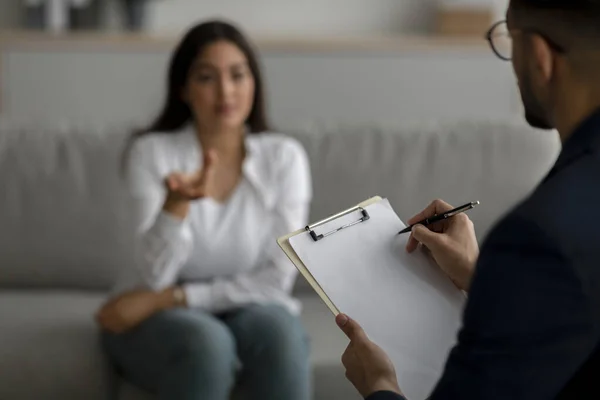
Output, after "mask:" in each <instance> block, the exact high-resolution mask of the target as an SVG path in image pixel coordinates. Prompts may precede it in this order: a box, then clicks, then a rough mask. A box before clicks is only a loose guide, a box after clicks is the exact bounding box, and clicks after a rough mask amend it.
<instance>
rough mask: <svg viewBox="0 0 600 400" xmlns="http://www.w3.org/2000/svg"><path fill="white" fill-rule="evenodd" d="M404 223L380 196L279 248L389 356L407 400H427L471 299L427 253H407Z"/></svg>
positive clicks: (310, 227) (281, 241)
mask: <svg viewBox="0 0 600 400" xmlns="http://www.w3.org/2000/svg"><path fill="white" fill-rule="evenodd" d="M405 226H406V225H405V224H404V222H402V221H401V220H400V219H399V218H398V215H397V214H396V213H395V212H394V210H393V208H392V206H391V205H390V204H389V201H388V200H387V199H385V198H382V197H380V196H375V197H372V198H370V199H368V200H366V201H363V202H361V203H359V204H358V205H356V206H354V207H352V208H349V209H347V210H344V211H342V212H340V213H338V214H335V215H333V216H331V217H329V218H326V219H323V220H321V221H318V222H316V223H313V224H311V225H308V226H306V227H305V228H304V229H299V230H297V231H296V232H293V233H290V234H288V235H285V236H283V237H281V238H279V239H277V243H278V245H279V247H280V248H281V249H282V250H283V252H284V253H285V254H286V255H287V257H288V258H289V259H290V261H291V262H292V263H293V264H294V265H295V267H296V268H297V269H298V271H299V272H300V274H301V275H302V276H303V278H304V279H305V280H306V281H307V282H308V283H309V284H310V286H311V287H312V288H313V290H314V291H315V292H316V293H317V294H318V295H319V297H320V298H321V300H322V301H323V302H324V303H325V304H326V305H327V307H328V308H329V310H330V311H331V312H332V314H333V315H338V314H339V313H340V312H344V313H346V314H348V315H349V316H350V317H352V318H354V319H355V320H356V321H357V322H358V323H359V324H361V325H362V327H363V329H364V330H365V332H366V334H367V335H368V336H369V337H370V338H371V340H373V341H374V342H375V343H377V344H378V345H379V346H380V347H381V348H382V349H383V350H384V351H385V352H386V353H387V354H388V355H389V356H390V358H391V360H392V362H393V363H394V365H395V367H396V374H397V378H398V382H399V383H400V387H401V388H402V390H403V391H404V393H405V394H406V395H407V396H408V398H410V399H412V400H423V399H426V398H427V396H428V395H429V394H430V393H431V390H433V388H434V386H435V384H436V383H437V381H438V379H439V378H440V376H441V374H442V371H443V369H444V366H445V362H446V359H447V355H448V353H449V352H450V350H451V348H452V347H453V346H454V344H455V343H456V338H457V334H458V332H459V330H460V326H461V322H462V310H463V307H464V302H465V300H466V296H465V294H464V293H463V292H462V291H461V290H459V289H458V288H457V287H456V286H455V285H454V284H453V283H452V281H451V280H450V278H449V277H447V276H446V275H445V274H444V273H443V272H442V271H441V270H440V268H439V267H438V266H437V265H436V264H435V263H434V262H433V261H432V260H431V259H430V258H429V257H427V256H425V254H423V253H422V252H414V253H411V254H408V253H407V252H406V250H405V246H404V245H405V243H406V240H407V239H408V236H407V235H398V234H397V233H398V232H399V231H400V230H402V229H403V228H405ZM332 324H333V321H332Z"/></svg>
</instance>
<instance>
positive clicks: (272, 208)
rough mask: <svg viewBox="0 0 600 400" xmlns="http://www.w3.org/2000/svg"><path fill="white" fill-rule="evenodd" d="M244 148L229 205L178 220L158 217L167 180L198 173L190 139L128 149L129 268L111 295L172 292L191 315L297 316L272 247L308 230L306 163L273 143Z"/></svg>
mask: <svg viewBox="0 0 600 400" xmlns="http://www.w3.org/2000/svg"><path fill="white" fill-rule="evenodd" d="M245 146H246V158H245V160H244V162H243V166H242V179H241V180H240V182H239V183H238V186H237V187H236V188H235V190H234V192H233V194H232V195H231V196H230V197H229V199H227V201H226V202H224V203H220V202H218V201H216V200H214V199H212V198H204V199H200V200H197V201H194V202H192V203H191V206H190V210H189V213H188V215H187V217H186V218H185V219H184V220H181V219H178V218H176V217H174V216H172V215H170V214H168V213H166V212H164V211H163V210H162V206H163V203H164V199H165V196H166V188H165V185H164V180H165V178H166V176H167V175H168V174H170V173H171V172H173V171H184V172H193V171H196V170H197V169H198V168H199V167H200V166H202V149H201V147H200V143H199V141H198V140H197V137H196V134H195V132H194V130H193V129H192V128H191V127H186V128H185V129H182V130H181V131H180V132H177V133H153V134H150V135H147V136H144V137H141V138H139V139H137V140H136V141H135V142H134V144H133V146H132V148H131V151H130V153H129V156H128V157H129V159H128V179H129V182H130V187H131V190H132V194H133V196H134V199H135V201H136V202H137V204H136V209H137V210H139V212H140V215H139V216H138V217H139V219H138V221H139V230H138V233H137V235H138V236H137V239H136V248H135V253H136V265H135V271H130V272H133V273H129V274H128V277H127V278H125V277H123V278H122V279H121V281H120V282H119V284H118V285H117V287H120V288H121V289H120V290H124V289H125V288H127V287H129V288H131V287H132V286H143V287H148V288H151V289H153V290H162V289H164V288H167V287H169V286H171V285H173V284H181V285H182V286H183V289H184V291H185V293H186V296H187V302H188V305H189V306H190V307H197V308H201V309H203V310H205V311H207V312H211V313H218V312H222V311H226V310H229V309H233V308H236V307H237V306H242V305H244V304H249V303H278V304H281V305H283V306H285V307H287V308H288V309H289V310H290V312H292V313H294V314H297V313H299V311H300V304H299V302H298V301H297V300H295V299H293V298H292V297H291V291H292V287H293V285H294V281H295V279H296V275H297V270H296V269H295V267H294V265H293V264H292V263H291V262H290V261H289V260H288V259H287V257H286V256H285V254H284V253H283V252H282V251H281V249H279V247H278V246H277V243H276V238H277V237H279V236H281V235H283V234H286V233H288V232H291V231H294V230H297V229H300V228H302V227H304V226H305V225H306V224H307V223H308V222H307V220H308V211H309V203H310V201H311V198H312V182H311V176H310V166H309V163H308V158H307V156H306V153H305V151H304V149H303V147H302V146H301V145H300V144H299V143H298V142H297V141H295V140H294V139H291V138H289V137H286V136H283V135H280V134H275V133H262V134H248V135H247V136H246V139H245Z"/></svg>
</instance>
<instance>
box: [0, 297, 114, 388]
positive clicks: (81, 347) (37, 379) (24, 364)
mask: <svg viewBox="0 0 600 400" xmlns="http://www.w3.org/2000/svg"><path fill="white" fill-rule="evenodd" d="M102 298H103V296H102V295H98V294H93V293H84V292H58V291H29V290H18V291H12V290H2V291H0V338H1V340H0V371H2V372H1V373H0V399H11V400H26V399H27V400H29V399H42V398H43V399H44V400H64V399H87V400H95V399H97V400H105V399H106V394H107V393H108V390H109V385H110V379H109V377H110V371H109V369H108V367H107V364H106V363H105V360H104V357H103V355H102V353H101V351H100V341H99V335H98V330H97V328H96V326H95V324H94V321H93V318H92V316H93V311H94V310H95V309H97V307H98V305H99V304H100V302H101V300H102Z"/></svg>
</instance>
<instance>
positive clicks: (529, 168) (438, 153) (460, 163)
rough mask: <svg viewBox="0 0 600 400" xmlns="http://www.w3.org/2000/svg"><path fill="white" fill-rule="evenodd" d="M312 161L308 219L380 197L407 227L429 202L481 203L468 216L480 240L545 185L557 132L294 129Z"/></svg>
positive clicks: (462, 125) (457, 124)
mask: <svg viewBox="0 0 600 400" xmlns="http://www.w3.org/2000/svg"><path fill="white" fill-rule="evenodd" d="M291 132H293V136H295V137H296V138H297V139H299V140H300V141H301V142H302V144H303V145H304V146H305V148H306V150H307V152H308V155H309V157H310V160H311V167H312V172H313V181H314V190H315V193H316V196H315V198H314V203H313V205H312V212H311V218H312V219H313V220H315V219H320V218H324V217H327V216H329V215H331V214H333V213H336V212H339V211H341V209H340V207H342V208H343V207H346V208H348V207H351V206H353V205H355V204H356V203H358V202H360V201H362V200H364V199H366V198H368V197H371V196H374V195H380V196H382V197H387V198H388V199H389V200H390V203H391V205H392V206H393V208H394V210H395V211H396V213H397V214H398V215H399V217H400V218H401V219H402V220H403V221H404V222H406V221H407V220H408V219H409V218H411V217H412V216H413V215H415V214H416V213H418V212H420V211H421V210H422V209H423V208H424V207H425V206H427V205H428V204H429V203H430V202H431V201H432V200H434V199H436V198H442V199H444V200H446V201H448V202H450V203H451V204H453V205H457V206H458V205H462V204H465V203H467V202H470V201H475V200H479V201H480V202H481V205H480V206H478V207H476V208H475V209H473V210H471V211H469V216H470V217H471V219H473V221H474V223H475V227H476V233H477V236H478V239H479V240H480V241H482V240H483V239H484V237H485V235H486V234H487V233H488V232H489V230H490V229H491V227H492V226H493V224H494V223H495V222H496V221H497V220H498V218H500V217H501V216H502V214H504V213H505V212H507V211H508V210H509V209H510V208H511V207H513V206H514V205H516V203H518V202H519V201H520V200H522V199H523V198H524V197H525V196H527V194H528V193H529V192H530V191H531V190H533V189H534V188H535V186H536V185H537V184H538V183H539V182H540V181H541V180H542V179H543V177H544V176H545V174H546V173H547V172H548V171H549V170H550V168H551V167H552V165H553V164H554V162H555V160H556V158H557V156H558V154H559V152H560V148H561V145H560V140H559V137H558V134H557V133H556V132H555V131H540V130H535V129H532V128H530V127H529V126H528V125H526V124H525V123H524V122H521V121H520V120H519V121H516V120H514V121H501V120H481V121H437V122H436V121H434V122H413V123H404V124H400V125H398V124H396V125H392V124H388V125H384V124H371V125H367V124H365V125H362V126H356V125H354V126H344V125H339V124H337V125H336V124H323V123H322V124H314V125H312V126H306V127H301V128H297V129H293V130H291Z"/></svg>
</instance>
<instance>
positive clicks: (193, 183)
mask: <svg viewBox="0 0 600 400" xmlns="http://www.w3.org/2000/svg"><path fill="white" fill-rule="evenodd" d="M217 161H218V159H217V154H216V152H214V151H208V152H206V154H205V155H204V161H203V165H202V168H200V169H199V170H197V171H196V172H193V173H190V174H185V173H181V172H174V173H172V174H170V175H169V176H167V178H166V179H165V186H166V187H167V191H168V193H167V198H166V200H165V204H164V206H163V210H165V211H167V212H169V213H170V214H172V215H175V216H176V217H179V218H181V219H183V218H185V217H186V215H187V212H188V209H189V203H190V201H193V200H198V199H201V198H203V197H211V196H212V194H213V182H214V175H215V166H216V163H217Z"/></svg>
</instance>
